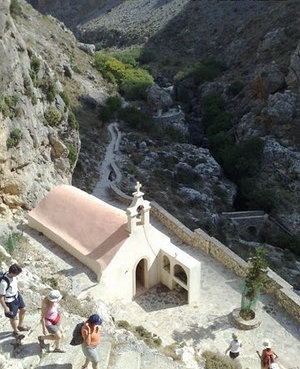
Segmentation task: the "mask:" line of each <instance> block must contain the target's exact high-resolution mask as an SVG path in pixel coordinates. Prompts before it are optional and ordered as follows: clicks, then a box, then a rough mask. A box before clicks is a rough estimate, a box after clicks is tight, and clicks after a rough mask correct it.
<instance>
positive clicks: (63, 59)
mask: <svg viewBox="0 0 300 369" xmlns="http://www.w3.org/2000/svg"><path fill="white" fill-rule="evenodd" d="M10 3H11V2H10V1H9V0H1V2H0V6H1V8H0V38H1V41H0V58H1V65H0V76H1V86H0V135H1V142H0V158H1V159H0V168H1V179H0V211H1V215H2V216H9V215H11V214H17V213H18V211H19V210H21V209H25V210H27V209H30V208H32V207H33V206H34V205H35V204H36V203H37V202H38V201H39V200H40V199H41V198H42V197H43V196H44V195H45V194H46V193H47V192H48V191H49V189H50V188H52V187H53V186H54V185H56V184H60V183H70V182H71V179H72V173H73V170H74V167H75V164H76V162H77V155H78V152H79V150H80V138H79V130H78V128H79V127H78V120H79V122H80V123H82V122H83V124H82V126H81V128H80V130H83V131H84V129H85V124H86V123H85V121H86V120H87V119H86V117H87V114H88V115H89V120H88V124H94V121H95V120H97V118H96V113H93V112H90V110H91V109H89V107H87V106H86V102H87V101H89V99H90V100H92V101H94V102H97V101H102V100H103V99H104V98H105V96H106V94H107V92H106V87H105V86H106V84H105V83H104V82H103V79H102V77H101V76H100V75H99V74H98V73H97V72H96V71H94V70H93V69H92V67H91V66H90V56H88V55H87V54H85V53H84V52H83V51H81V50H79V49H78V48H77V41H76V39H75V37H74V36H73V34H72V33H71V32H70V31H69V30H67V29H66V28H65V26H64V25H63V24H62V23H60V22H59V21H57V20H55V19H54V18H52V19H50V18H47V17H45V16H42V15H41V14H39V13H38V12H36V11H34V9H32V7H31V6H29V5H28V4H27V3H25V2H22V1H19V2H14V1H12V3H11V5H10ZM96 86H97V87H96ZM101 86H102V87H101ZM79 97H81V100H80V101H79V100H78V98H79ZM74 113H75V114H76V115H77V119H76V117H75V115H74ZM94 136H95V135H94ZM95 137H96V136H95ZM83 144H85V143H84V142H83ZM90 144H92V143H90Z"/></svg>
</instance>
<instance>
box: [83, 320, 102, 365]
mask: <svg viewBox="0 0 300 369" xmlns="http://www.w3.org/2000/svg"><path fill="white" fill-rule="evenodd" d="M101 324H102V320H101V318H100V316H99V315H98V314H93V315H91V316H90V317H89V318H88V320H87V321H86V322H85V323H84V325H83V326H82V328H81V334H82V337H83V343H82V345H81V347H82V352H83V354H84V356H85V363H84V364H83V366H82V369H85V368H87V367H88V365H89V363H90V362H92V367H93V369H98V363H99V352H98V345H99V343H100V325H101Z"/></svg>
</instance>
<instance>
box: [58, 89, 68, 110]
mask: <svg viewBox="0 0 300 369" xmlns="http://www.w3.org/2000/svg"><path fill="white" fill-rule="evenodd" d="M59 96H60V97H61V98H62V99H63V102H64V103H65V105H66V106H67V107H69V106H70V98H69V96H68V94H67V93H66V91H61V92H60V93H59Z"/></svg>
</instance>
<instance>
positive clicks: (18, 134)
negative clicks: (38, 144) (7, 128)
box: [6, 128, 23, 149]
mask: <svg viewBox="0 0 300 369" xmlns="http://www.w3.org/2000/svg"><path fill="white" fill-rule="evenodd" d="M22 138H23V134H22V131H21V130H20V129H19V128H14V129H13V130H12V131H11V132H10V134H9V138H8V139H7V141H6V147H7V148H8V149H10V148H12V147H16V146H18V143H19V142H20V141H21V139H22Z"/></svg>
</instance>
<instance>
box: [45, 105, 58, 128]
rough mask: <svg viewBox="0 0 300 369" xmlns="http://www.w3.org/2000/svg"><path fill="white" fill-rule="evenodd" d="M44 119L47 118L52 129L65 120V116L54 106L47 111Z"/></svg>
mask: <svg viewBox="0 0 300 369" xmlns="http://www.w3.org/2000/svg"><path fill="white" fill-rule="evenodd" d="M44 117H45V120H46V123H47V124H49V126H51V127H56V126H58V125H59V124H60V123H61V121H62V119H63V115H62V113H61V111H60V110H58V109H56V108H54V107H53V106H50V108H48V109H47V110H46V112H45V114H44Z"/></svg>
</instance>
